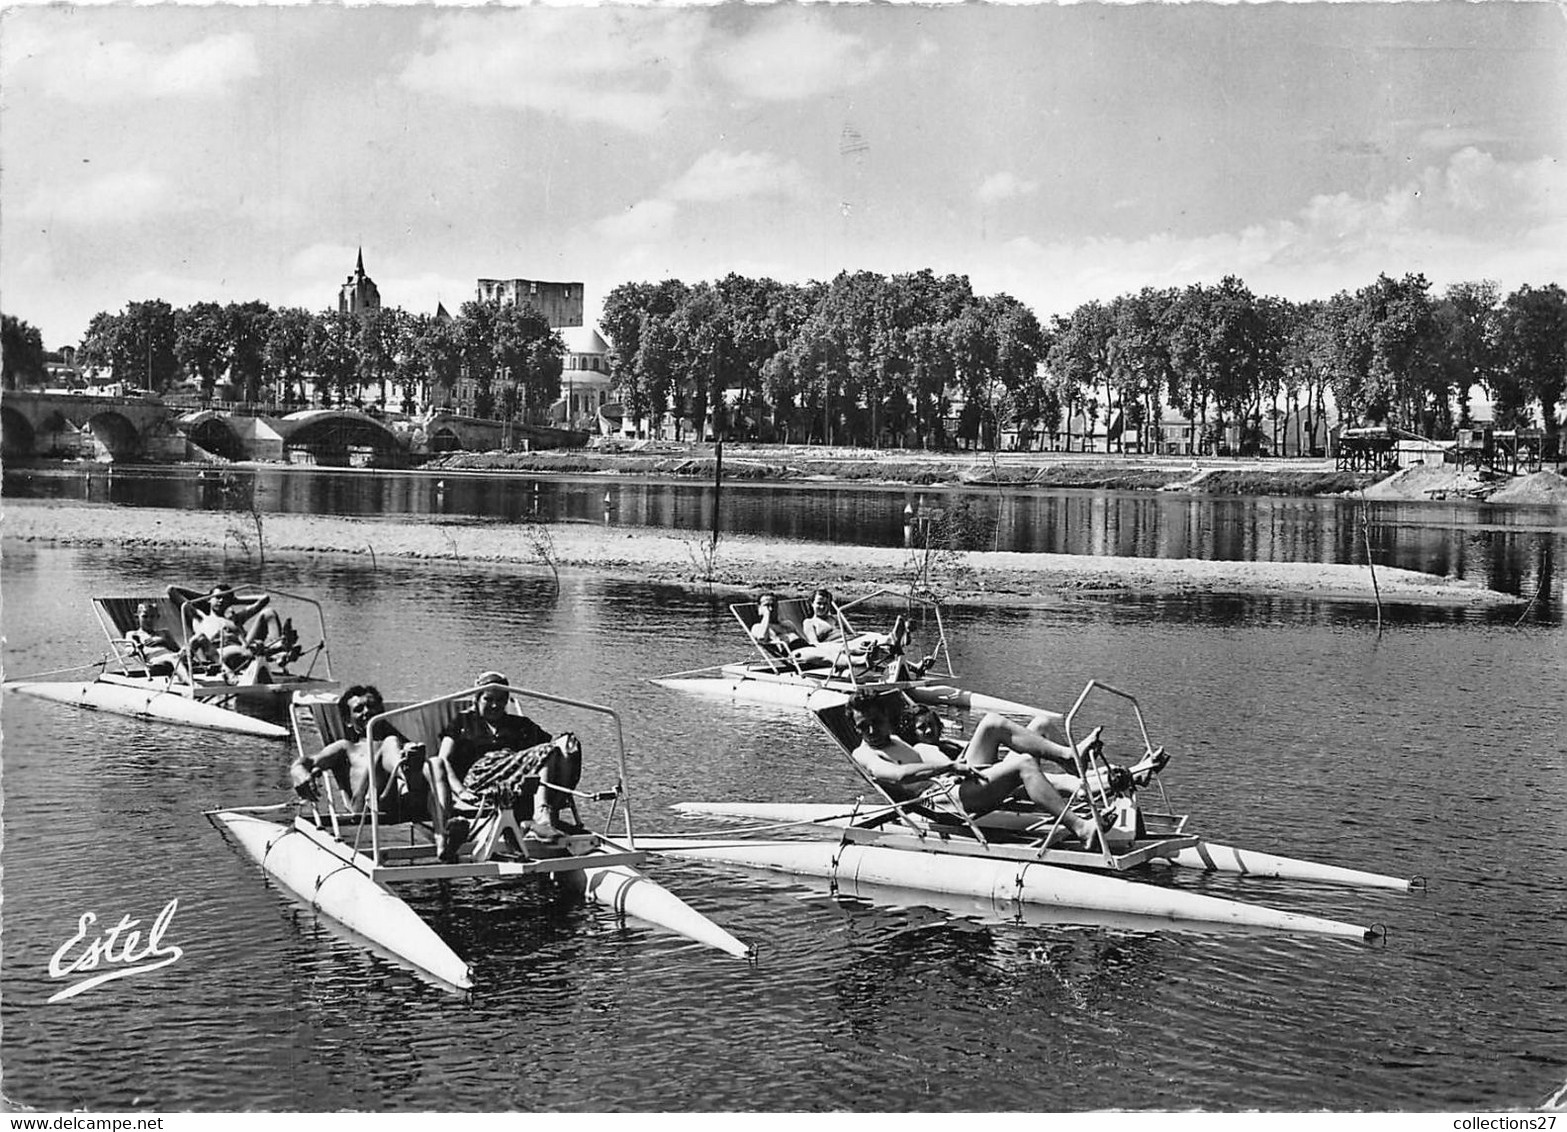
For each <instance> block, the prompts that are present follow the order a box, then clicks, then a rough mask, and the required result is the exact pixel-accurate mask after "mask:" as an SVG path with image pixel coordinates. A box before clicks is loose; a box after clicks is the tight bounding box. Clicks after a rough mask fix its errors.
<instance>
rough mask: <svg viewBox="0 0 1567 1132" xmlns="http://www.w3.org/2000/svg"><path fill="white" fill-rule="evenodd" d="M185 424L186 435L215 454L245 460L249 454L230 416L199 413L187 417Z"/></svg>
mask: <svg viewBox="0 0 1567 1132" xmlns="http://www.w3.org/2000/svg"><path fill="white" fill-rule="evenodd" d="M184 425H185V435H186V436H188V437H189V438H190V442H191V443H192V444H195V445H199V446H200V447H201V448H204V449H206V450H207V451H208V452H211V453H212V454H213V455H214V456H222V457H223V458H224V459H225V460H243V459H245V458H246V457H247V455H248V453H247V452H246V451H245V444H244V441H243V440H241V439H240V437H239V434H238V433H236V432H235V431H234V428H233V425H232V424H231V423H230V421H229V418H228V417H227V416H226V415H224V414H222V413H215V412H211V411H208V412H202V413H197V414H195V415H194V416H190V417H186V418H185V421H184Z"/></svg>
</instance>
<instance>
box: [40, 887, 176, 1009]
mask: <svg viewBox="0 0 1567 1132" xmlns="http://www.w3.org/2000/svg"><path fill="white" fill-rule="evenodd" d="M179 906H180V902H179V899H178V898H175V899H173V900H170V901H169V902H168V903H167V904H165V905H164V906H163V911H161V912H159V913H158V915H157V918H156V919H154V920H153V921H152V927H151V928H149V929H148V930H147V939H146V942H145V943H143V942H142V933H141V932H140V931H136V930H133V929H135V928H137V927H138V926H139V925H140V924H141V921H140V920H133V919H131V917H130V916H129V914H127V915H124V916H121V917H120V921H119V923H117V924H115V925H114V926H113V927H112V928H109V929H108V930H107V931H101V932H99V933H98V936H97V938H95V939H93V940H92V941H91V942H90V943H87V945H86V947H84V948H81V949H80V951H78V950H77V949H78V945H80V944H82V943H83V942H84V941H86V940H87V939H88V937H89V935H91V934H92V930H93V925H94V924H96V923H97V922H98V915H97V913H95V912H83V913H82V914H81V916H80V918H78V919H77V921H76V934H75V935H73V936H72V937H71V938H70V939H68V940H66V941H65V942H64V943H62V944H61V945H60V947H59V950H57V951H56V952H55V953H54V954H53V955H52V956H50V958H49V977H50V978H53V979H64V978H68V977H70V976H71V975H76V974H80V973H81V972H83V971H95V970H97V968H98V966H99V964H100V963H120V964H125V966H120V967H115V968H113V969H111V970H108V971H103V972H100V973H99V974H96V975H89V976H88V977H87V978H85V979H82V980H80V981H79V982H75V983H72V984H71V985H70V986H68V987H66V988H65V989H64V990H62V991H56V992H55V993H54V994H53V995H51V996H50V997H49V1001H50V1002H63V1001H64V1000H65V999H68V998H74V997H75V996H76V995H79V994H81V993H82V992H83V991H88V990H91V989H92V988H93V987H96V986H99V985H100V984H102V983H106V982H108V981H109V980H111V979H123V978H125V977H126V976H127V975H140V974H144V973H145V972H147V971H156V970H157V969H158V968H159V967H167V966H168V965H169V964H170V963H173V962H175V961H176V960H178V959H179V958H180V957H181V956H182V955H184V954H185V952H184V951H183V950H181V949H180V948H178V947H176V946H175V945H174V944H172V943H171V944H165V943H164V942H163V933H164V932H166V931H168V930H169V924H170V923H171V922H172V921H173V919H174V913H175V912H176V911H177V910H178V909H179ZM73 955H74V956H75V957H74V958H72V956H73Z"/></svg>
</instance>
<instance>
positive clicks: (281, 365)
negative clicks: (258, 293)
mask: <svg viewBox="0 0 1567 1132" xmlns="http://www.w3.org/2000/svg"><path fill="white" fill-rule="evenodd" d="M314 324H315V316H314V315H313V314H311V313H310V312H309V311H307V310H305V309H303V308H301V307H282V308H280V309H279V310H277V311H276V312H274V314H273V317H272V324H271V326H270V327H269V328H268V330H267V341H266V344H265V345H264V346H263V347H262V351H261V364H262V374H263V376H264V377H265V378H266V380H267V382H268V384H270V385H271V386H272V387H273V388H274V389H276V390H277V391H278V395H279V397H280V399H281V400H282V402H283V405H284V406H285V407H289V408H291V407H293V406H294V405H299V404H303V403H304V401H305V394H304V382H305V377H306V375H307V374H309V373H310V371H311V354H310V342H311V334H312V330H313V328H314Z"/></svg>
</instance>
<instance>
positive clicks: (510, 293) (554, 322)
mask: <svg viewBox="0 0 1567 1132" xmlns="http://www.w3.org/2000/svg"><path fill="white" fill-rule="evenodd" d="M475 294H476V296H477V297H478V300H479V301H480V302H481V303H502V304H505V303H513V304H521V303H527V304H528V305H529V306H531V307H533V309H534V310H536V311H538V312H539V313H540V314H542V315H543V316H544V317H545V319H546V320H548V322H549V324H550V326H551V327H552V328H554V329H556V330H560V329H561V328H563V327H567V326H581V325H582V284H581V283H549V282H546V281H545V280H542V279H481V280H479V284H478V287H477V288H476V289H475Z"/></svg>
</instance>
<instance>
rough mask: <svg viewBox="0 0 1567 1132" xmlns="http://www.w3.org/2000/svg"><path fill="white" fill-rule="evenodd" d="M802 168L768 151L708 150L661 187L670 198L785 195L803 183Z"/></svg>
mask: <svg viewBox="0 0 1567 1132" xmlns="http://www.w3.org/2000/svg"><path fill="white" fill-rule="evenodd" d="M805 180H806V178H805V172H804V170H802V169H801V168H800V166H799V165H798V164H797V163H795V162H793V161H784V160H781V159H780V158H779V157H777V156H776V155H775V154H771V153H753V152H752V151H750V150H744V151H742V152H740V153H731V152H728V151H725V150H718V149H715V150H710V151H709V152H707V153H704V154H702V156H700V157H698V158H697V159H696V161H694V162H693V163H692V164H691V167H690V168H689V169H687V170H686V171H685V173H683V174H682V175H681V176H680V177H679V178H677V179H676V180H675V181H674V182H673V183H671V184H670V185H669V187H668V188H667V189H665V191H664V196H665V197H666V198H668V199H670V200H682V201H705V202H716V201H724V200H738V199H741V198H744V197H757V196H787V195H791V194H793V193H796V192H798V191H800V189H802V188H803V187H804V185H805Z"/></svg>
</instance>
